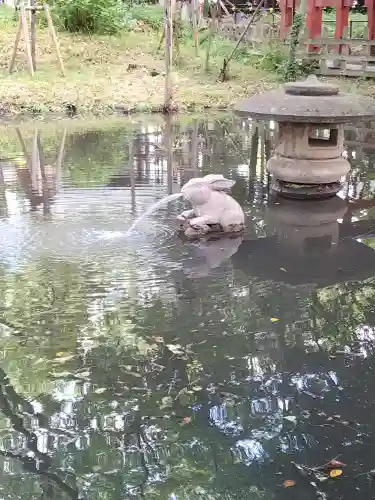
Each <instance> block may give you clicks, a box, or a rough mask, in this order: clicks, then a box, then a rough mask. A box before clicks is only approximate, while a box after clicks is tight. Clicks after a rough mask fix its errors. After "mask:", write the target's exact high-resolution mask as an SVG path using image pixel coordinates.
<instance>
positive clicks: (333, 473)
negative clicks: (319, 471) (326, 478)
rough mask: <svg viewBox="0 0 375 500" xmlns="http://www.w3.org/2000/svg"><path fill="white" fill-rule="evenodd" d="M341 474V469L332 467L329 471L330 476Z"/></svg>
mask: <svg viewBox="0 0 375 500" xmlns="http://www.w3.org/2000/svg"><path fill="white" fill-rule="evenodd" d="M341 474H342V470H341V469H332V470H330V471H329V475H330V477H339V476H341Z"/></svg>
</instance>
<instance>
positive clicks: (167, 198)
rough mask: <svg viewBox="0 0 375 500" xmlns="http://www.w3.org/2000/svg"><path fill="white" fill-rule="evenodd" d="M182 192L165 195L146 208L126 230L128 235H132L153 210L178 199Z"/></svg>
mask: <svg viewBox="0 0 375 500" xmlns="http://www.w3.org/2000/svg"><path fill="white" fill-rule="evenodd" d="M181 197H182V193H174V194H169V195H168V196H164V198H162V199H161V200H159V201H157V202H156V203H154V204H153V205H151V207H150V208H149V209H148V210H146V212H145V213H144V214H142V215H141V216H140V217H138V219H136V220H135V221H134V222H133V224H132V225H131V226H130V228H129V229H128V230H127V231H126V236H130V234H131V233H132V232H133V231H134V229H135V228H136V227H137V226H138V224H139V223H140V222H142V221H143V219H145V218H146V217H148V216H149V215H151V214H152V213H153V212H155V211H156V210H157V209H158V208H159V207H161V206H163V205H166V204H167V203H169V202H170V201H172V200H176V199H177V198H181Z"/></svg>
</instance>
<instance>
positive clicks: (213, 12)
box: [204, 5, 217, 72]
mask: <svg viewBox="0 0 375 500" xmlns="http://www.w3.org/2000/svg"><path fill="white" fill-rule="evenodd" d="M210 11H211V19H210V21H209V22H210V25H209V28H208V38H207V47H206V59H205V64H204V70H205V71H206V72H208V71H209V70H210V53H211V43H212V37H213V35H214V31H215V23H216V12H217V8H216V5H212V6H210Z"/></svg>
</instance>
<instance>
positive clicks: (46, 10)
mask: <svg viewBox="0 0 375 500" xmlns="http://www.w3.org/2000/svg"><path fill="white" fill-rule="evenodd" d="M43 8H44V13H45V15H46V19H47V24H48V29H49V32H50V35H51V38H52V41H53V43H54V44H55V48H56V53H57V60H58V63H59V67H60V71H61V75H62V76H65V69H64V63H63V60H62V57H61V52H60V46H59V42H58V40H57V36H56V31H55V28H54V26H53V22H52V17H51V14H50V12H49V6H48V4H46V3H45V4H44V5H43Z"/></svg>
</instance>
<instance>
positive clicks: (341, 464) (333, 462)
mask: <svg viewBox="0 0 375 500" xmlns="http://www.w3.org/2000/svg"><path fill="white" fill-rule="evenodd" d="M328 465H331V466H332V467H345V465H346V464H344V462H340V460H335V459H333V460H331V461H330V462H329V464H328Z"/></svg>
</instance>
